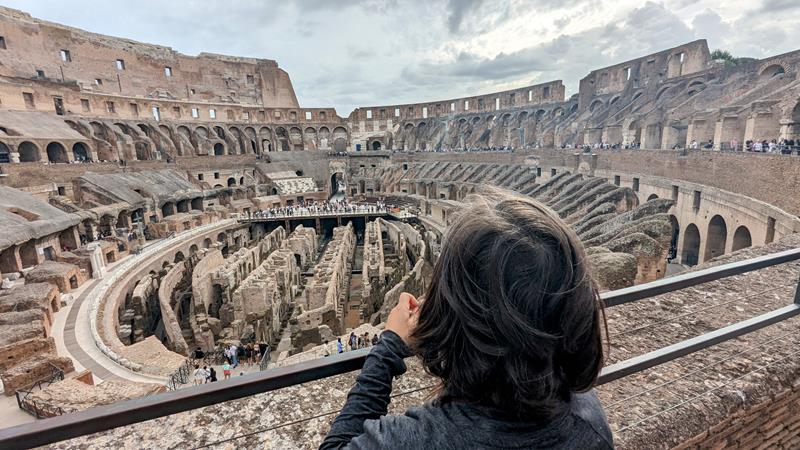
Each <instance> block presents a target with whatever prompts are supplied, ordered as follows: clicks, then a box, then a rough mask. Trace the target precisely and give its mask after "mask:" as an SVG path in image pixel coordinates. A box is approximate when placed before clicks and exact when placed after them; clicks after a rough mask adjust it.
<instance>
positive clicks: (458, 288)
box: [320, 191, 613, 449]
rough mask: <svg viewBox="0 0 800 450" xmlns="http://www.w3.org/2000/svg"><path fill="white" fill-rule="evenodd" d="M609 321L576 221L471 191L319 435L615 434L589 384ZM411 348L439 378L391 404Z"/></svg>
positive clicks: (336, 440) (360, 439)
mask: <svg viewBox="0 0 800 450" xmlns="http://www.w3.org/2000/svg"><path fill="white" fill-rule="evenodd" d="M604 326H605V316H604V314H603V309H602V304H601V301H600V298H599V295H598V292H597V288H596V287H595V284H594V282H593V281H592V278H591V276H590V274H589V268H588V263H587V261H586V255H585V254H584V251H583V246H582V245H581V243H580V241H579V239H578V237H577V236H576V235H575V233H574V232H573V231H572V230H571V229H570V228H569V226H567V225H566V224H565V223H564V222H563V221H562V220H561V219H560V218H559V217H558V215H556V214H555V213H554V212H553V211H551V210H550V209H548V208H547V207H545V206H543V205H541V204H540V203H538V202H536V201H535V200H532V199H530V198H526V197H520V196H517V195H514V194H511V193H506V192H500V191H491V192H490V193H489V194H487V195H484V196H480V197H476V198H475V199H473V202H472V203H471V204H470V206H469V207H467V208H464V210H463V211H462V212H461V214H460V215H459V216H458V217H457V218H456V219H455V221H454V222H453V224H452V225H451V226H450V228H449V229H448V230H447V233H446V235H445V238H444V242H443V245H442V252H441V255H440V257H439V259H438V260H437V261H436V265H435V267H434V273H433V278H432V280H431V283H430V285H429V287H428V290H427V292H426V293H425V300H424V301H420V302H418V301H417V300H416V299H415V298H414V297H413V296H412V295H410V294H407V293H403V294H401V295H400V299H399V300H398V304H397V306H396V307H395V308H394V309H393V310H392V312H391V313H390V315H389V317H388V319H387V321H386V327H385V331H384V332H383V333H382V334H381V339H380V340H379V341H378V342H377V344H376V345H375V346H374V348H373V349H372V351H371V352H370V354H369V355H368V356H367V360H366V362H365V364H364V367H363V369H362V371H361V374H360V375H359V376H358V378H357V380H356V385H355V386H354V387H353V388H352V390H351V391H350V393H349V394H348V396H347V402H346V403H345V405H344V408H343V409H342V411H341V413H340V414H339V416H338V417H337V418H336V420H335V421H334V423H333V425H332V426H331V430H330V432H329V433H328V436H327V437H326V438H325V440H324V441H323V443H322V445H321V446H320V448H321V449H329V448H353V449H355V448H437V449H440V448H448V449H449V448H452V449H462V448H563V449H571V448H580V449H608V448H613V440H612V435H611V430H610V429H609V427H608V424H607V422H606V418H605V414H604V413H603V408H602V406H601V404H600V402H599V400H598V399H597V396H596V395H595V393H594V392H593V391H592V387H593V386H594V383H595V381H596V379H597V376H598V375H599V373H600V369H601V368H602V367H603V338H602V333H603V328H604ZM412 354H413V355H416V356H418V357H419V358H420V359H421V361H422V365H423V367H424V368H425V370H426V371H427V372H428V373H430V374H431V375H433V376H435V377H437V378H438V379H439V380H440V381H441V384H440V386H439V391H438V393H437V395H436V397H435V399H434V400H433V401H431V402H429V403H426V404H425V405H423V406H421V407H417V408H411V409H409V410H408V411H406V413H405V414H403V415H392V416H387V415H386V413H387V406H388V404H389V400H390V394H391V390H392V379H393V378H394V377H395V376H398V375H400V374H402V373H404V372H405V371H406V365H405V362H404V361H403V358H405V357H407V356H410V355H412Z"/></svg>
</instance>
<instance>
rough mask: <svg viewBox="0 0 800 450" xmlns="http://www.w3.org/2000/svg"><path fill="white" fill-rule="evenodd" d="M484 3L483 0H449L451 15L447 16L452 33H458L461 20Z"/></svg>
mask: <svg viewBox="0 0 800 450" xmlns="http://www.w3.org/2000/svg"><path fill="white" fill-rule="evenodd" d="M482 4H483V0H449V1H448V2H447V10H448V12H449V14H450V15H449V17H448V18H447V28H448V29H449V30H450V32H451V33H457V32H458V31H459V29H460V27H461V22H463V20H464V16H466V15H468V14H472V13H473V12H474V11H473V9H475V8H479V7H480V6H481V5H482Z"/></svg>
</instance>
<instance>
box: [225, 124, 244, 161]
mask: <svg viewBox="0 0 800 450" xmlns="http://www.w3.org/2000/svg"><path fill="white" fill-rule="evenodd" d="M228 131H230V133H231V135H232V136H233V140H234V142H236V144H237V145H238V147H239V149H238V151H236V149H231V154H234V155H235V154H239V155H244V154H246V153H247V146H246V145H245V143H244V136H243V135H242V131H241V130H240V129H239V128H238V127H235V126H234V127H229V128H228Z"/></svg>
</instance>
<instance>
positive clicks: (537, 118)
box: [535, 109, 547, 121]
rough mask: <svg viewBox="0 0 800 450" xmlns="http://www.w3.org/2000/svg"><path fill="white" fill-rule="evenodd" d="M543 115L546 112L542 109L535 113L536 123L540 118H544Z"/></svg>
mask: <svg viewBox="0 0 800 450" xmlns="http://www.w3.org/2000/svg"><path fill="white" fill-rule="evenodd" d="M545 114H547V111H545V110H543V109H540V110H538V111H536V115H535V117H536V120H537V121H539V120H542V118H543V117H544V116H545Z"/></svg>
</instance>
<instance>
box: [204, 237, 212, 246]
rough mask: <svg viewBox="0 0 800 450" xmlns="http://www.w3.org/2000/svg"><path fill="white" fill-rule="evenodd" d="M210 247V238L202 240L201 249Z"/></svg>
mask: <svg viewBox="0 0 800 450" xmlns="http://www.w3.org/2000/svg"><path fill="white" fill-rule="evenodd" d="M210 247H211V238H205V239H203V248H210Z"/></svg>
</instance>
